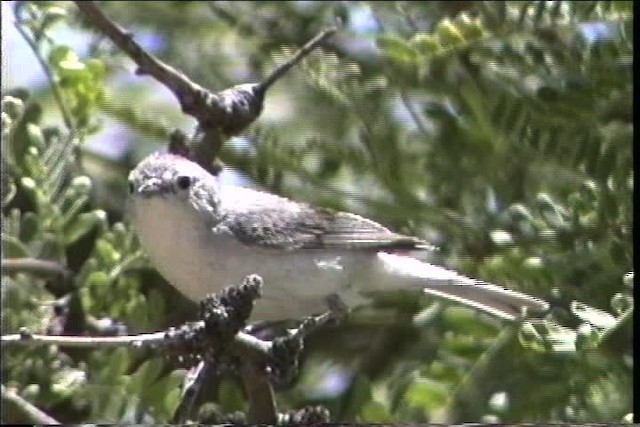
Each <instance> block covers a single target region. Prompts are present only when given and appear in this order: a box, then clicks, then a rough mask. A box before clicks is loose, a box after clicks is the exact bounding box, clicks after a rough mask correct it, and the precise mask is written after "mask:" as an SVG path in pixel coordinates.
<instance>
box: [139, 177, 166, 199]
mask: <svg viewBox="0 0 640 427" xmlns="http://www.w3.org/2000/svg"><path fill="white" fill-rule="evenodd" d="M166 187H167V186H166V185H163V184H162V182H161V181H160V180H159V179H150V180H148V181H147V182H145V183H144V184H142V185H141V186H140V187H139V188H138V194H140V195H141V196H143V197H150V196H153V195H157V194H162V193H165V192H166V191H167V188H166Z"/></svg>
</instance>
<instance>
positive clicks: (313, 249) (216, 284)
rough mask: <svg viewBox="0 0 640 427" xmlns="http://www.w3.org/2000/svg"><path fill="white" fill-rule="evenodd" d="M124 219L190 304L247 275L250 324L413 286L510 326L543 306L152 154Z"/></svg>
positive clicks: (332, 219)
mask: <svg viewBox="0 0 640 427" xmlns="http://www.w3.org/2000/svg"><path fill="white" fill-rule="evenodd" d="M129 191H130V193H131V194H130V199H131V200H130V202H131V206H130V208H131V214H132V215H131V218H132V222H133V224H134V226H135V228H136V230H137V233H138V236H139V238H140V241H141V243H142V246H143V248H144V249H145V250H146V252H147V253H148V255H149V257H150V259H151V261H152V263H153V264H154V265H155V267H156V268H157V269H158V271H159V272H160V273H161V274H162V275H163V276H164V277H165V278H166V279H167V280H168V281H169V283H171V284H172V285H173V286H174V287H176V288H177V289H178V290H179V291H180V292H181V293H182V294H184V295H185V296H186V297H188V298H190V299H192V300H194V301H198V300H200V299H202V298H204V297H205V296H206V295H207V294H209V293H213V292H216V291H219V290H220V289H222V288H223V287H225V286H228V285H230V284H237V283H241V282H242V279H243V278H244V277H245V276H247V275H249V274H254V273H255V274H258V275H260V276H261V277H262V278H263V279H264V281H265V286H264V288H263V295H262V298H260V299H259V300H258V301H257V303H256V306H255V308H254V311H253V315H252V320H265V321H276V320H285V319H298V318H302V317H306V316H309V315H311V314H317V313H321V312H323V311H326V309H327V304H328V301H329V300H330V299H331V298H335V297H336V296H337V297H339V300H340V301H341V302H342V303H344V304H345V305H347V306H348V307H355V306H358V305H362V304H364V303H366V302H367V298H366V297H365V295H363V294H367V293H371V292H375V291H392V290H407V289H415V290H416V291H424V292H426V293H428V294H431V295H434V296H437V297H442V298H446V299H448V300H453V301H456V302H459V303H463V304H465V305H468V306H471V307H475V308H477V309H480V310H483V311H486V312H488V313H490V314H493V315H495V316H499V317H501V318H503V319H508V320H513V319H515V318H517V317H520V316H521V315H523V314H524V310H525V309H528V310H531V309H533V310H541V311H544V310H547V308H548V304H547V303H546V302H545V301H542V300H540V299H537V298H534V297H532V296H529V295H525V294H522V293H519V292H515V291H511V290H508V289H505V288H502V287H500V286H496V285H490V284H486V283H483V282H480V281H477V280H474V279H470V278H467V277H464V276H461V275H459V274H457V273H456V272H453V271H450V270H446V269H444V268H442V267H438V266H435V265H432V264H429V263H426V262H423V261H420V260H418V259H416V258H414V257H412V256H410V253H412V252H414V253H415V252H416V251H423V252H424V251H428V250H429V249H430V248H432V247H431V246H430V245H429V244H428V243H426V242H424V241H422V240H420V239H417V238H414V237H409V236H404V235H401V234H397V233H394V232H393V231H390V230H388V229H387V228H385V227H383V226H382V225H380V224H377V223H375V222H373V221H370V220H368V219H365V218H362V217H360V216H358V215H354V214H350V213H344V212H334V211H331V210H328V209H320V208H315V207H312V206H309V205H307V204H304V203H298V202H294V201H291V200H288V199H285V198H283V197H279V196H276V195H273V194H269V193H265V192H261V191H255V190H252V189H248V188H242V187H236V186H229V185H223V184H221V183H220V182H219V180H218V178H216V177H215V176H213V175H211V174H209V173H208V172H207V171H205V170H204V169H203V168H201V167H200V166H199V165H197V164H196V163H194V162H191V161H189V160H187V159H185V158H183V157H179V156H176V155H172V154H152V155H150V156H149V157H147V158H145V159H144V160H143V161H142V162H140V164H139V165H138V166H137V167H136V168H135V169H134V170H133V171H132V172H131V173H130V175H129Z"/></svg>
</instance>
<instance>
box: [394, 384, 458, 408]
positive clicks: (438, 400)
mask: <svg viewBox="0 0 640 427" xmlns="http://www.w3.org/2000/svg"><path fill="white" fill-rule="evenodd" d="M448 397H449V389H448V387H447V386H446V385H445V384H443V383H441V382H440V381H434V380H432V379H428V378H418V379H417V380H415V381H414V382H412V383H411V385H410V386H409V387H408V388H407V390H406V391H405V394H404V398H405V400H406V401H407V403H408V404H409V405H412V406H418V407H421V408H424V409H426V410H433V409H438V408H441V407H442V406H444V405H445V404H446V402H447V399H448Z"/></svg>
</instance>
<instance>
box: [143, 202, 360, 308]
mask: <svg viewBox="0 0 640 427" xmlns="http://www.w3.org/2000/svg"><path fill="white" fill-rule="evenodd" d="M182 203H184V202H183V201H180V200H177V199H174V198H173V197H167V198H163V197H160V196H158V197H151V198H136V199H135V200H134V203H133V206H132V208H133V212H132V214H133V215H132V216H133V223H134V225H135V227H136V230H137V232H138V236H139V238H140V241H141V243H142V245H143V248H144V249H145V251H146V252H147V253H148V254H149V257H150V259H151V262H152V264H153V265H154V266H155V267H156V269H157V270H158V271H159V272H160V274H162V275H163V276H164V277H165V279H167V281H168V282H169V283H171V284H172V285H173V286H175V287H176V288H177V289H178V290H179V291H180V292H181V293H183V294H184V295H185V296H187V297H188V298H190V299H192V300H194V301H198V300H200V299H202V298H204V297H205V296H206V295H207V294H209V293H214V292H217V291H219V290H220V289H222V288H224V287H226V286H229V285H237V284H240V283H241V282H242V280H243V279H244V277H246V276H247V275H249V274H258V275H260V276H261V277H262V278H263V279H264V281H265V285H264V288H263V295H262V298H260V299H259V300H258V301H257V303H256V307H255V308H254V311H253V316H252V318H253V319H254V320H281V319H286V318H301V317H304V316H308V315H310V314H313V313H319V312H322V311H325V310H326V303H325V301H326V297H327V296H328V295H330V294H332V293H338V294H340V296H341V298H342V299H343V301H344V302H345V303H347V304H349V305H355V304H359V303H361V302H363V301H364V299H363V298H362V297H360V296H359V294H358V292H357V289H356V287H351V285H353V284H354V283H352V280H353V279H354V277H353V274H352V273H354V271H353V269H352V268H351V267H352V265H351V264H352V263H353V254H344V253H339V252H335V253H326V252H325V251H314V250H304V251H280V250H274V249H258V248H253V247H252V248H250V247H247V246H245V245H243V244H241V243H239V242H237V241H236V240H235V239H233V238H232V236H230V235H228V234H215V233H213V231H212V229H211V228H210V226H209V225H208V224H207V223H206V221H204V220H202V218H200V217H199V216H198V215H199V214H198V213H196V211H195V210H191V209H184V205H183V204H182ZM345 255H347V256H345ZM347 259H348V261H347Z"/></svg>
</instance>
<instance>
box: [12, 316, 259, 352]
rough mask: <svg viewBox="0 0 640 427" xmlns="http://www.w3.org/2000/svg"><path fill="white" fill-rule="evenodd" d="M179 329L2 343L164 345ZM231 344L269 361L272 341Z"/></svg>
mask: <svg viewBox="0 0 640 427" xmlns="http://www.w3.org/2000/svg"><path fill="white" fill-rule="evenodd" d="M193 326H194V327H196V328H198V327H204V321H199V322H196V323H195V324H194V325H193ZM174 338H177V336H176V330H175V329H173V328H172V329H170V330H168V331H164V332H153V333H148V334H139V335H125V336H117V337H78V336H66V335H41V334H31V333H29V332H28V331H26V330H25V331H22V332H21V333H18V334H9V335H2V337H0V342H2V344H18V345H27V346H36V345H47V344H55V345H59V346H66V347H84V348H99V347H103V348H104V347H133V348H162V347H166V346H169V345H172V344H173V343H174V342H175V339H174ZM231 347H232V349H233V350H234V351H238V352H240V353H241V354H242V355H243V356H249V357H255V358H257V359H258V360H267V359H268V358H269V357H270V356H269V354H270V351H271V343H270V342H269V341H263V340H261V339H258V338H256V337H254V336H252V335H249V334H246V333H244V332H238V333H237V334H236V335H235V337H234V339H233V341H232V342H231Z"/></svg>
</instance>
